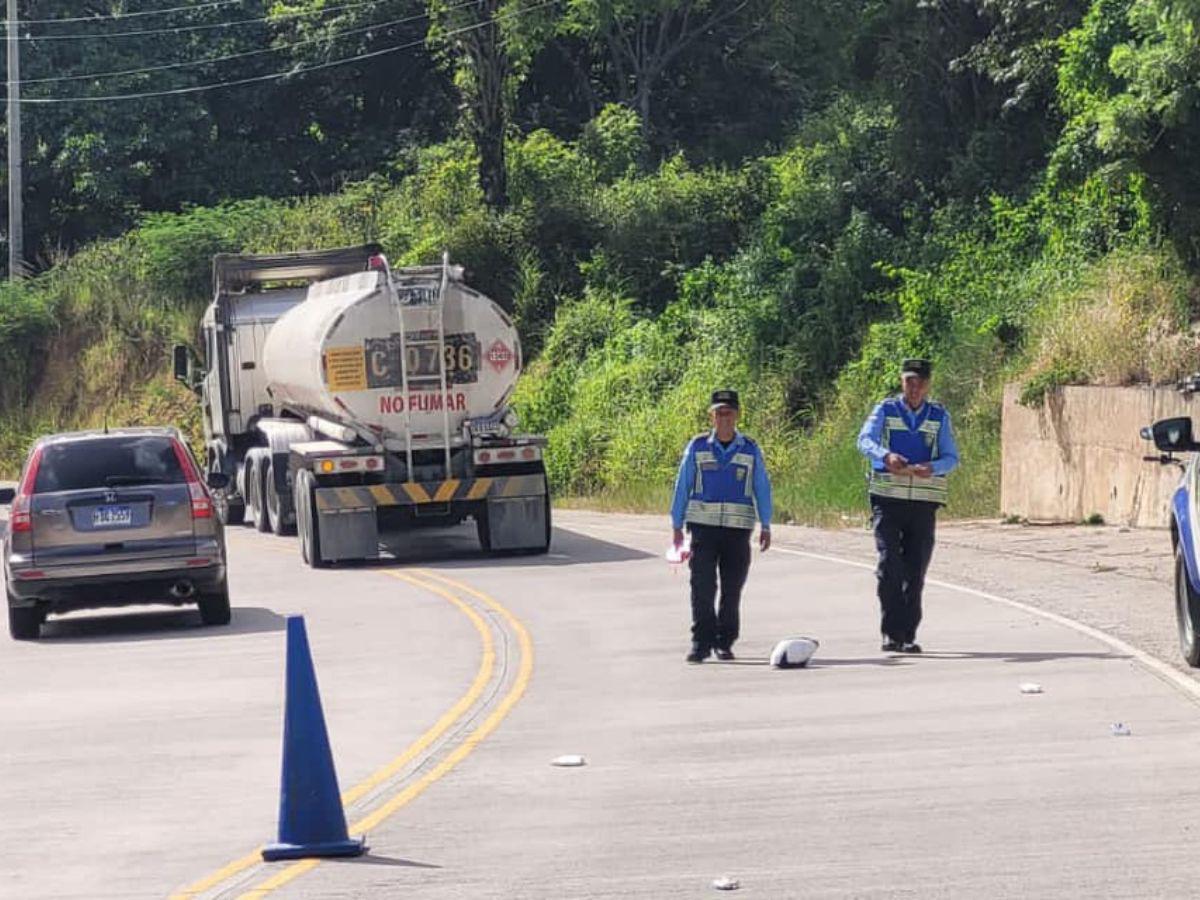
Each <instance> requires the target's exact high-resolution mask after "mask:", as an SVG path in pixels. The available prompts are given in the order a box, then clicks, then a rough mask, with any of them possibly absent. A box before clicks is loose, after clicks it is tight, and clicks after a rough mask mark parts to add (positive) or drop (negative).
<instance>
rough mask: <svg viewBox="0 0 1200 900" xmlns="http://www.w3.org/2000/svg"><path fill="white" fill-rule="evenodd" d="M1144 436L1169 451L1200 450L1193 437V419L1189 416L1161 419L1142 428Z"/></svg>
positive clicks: (1159, 447)
mask: <svg viewBox="0 0 1200 900" xmlns="http://www.w3.org/2000/svg"><path fill="white" fill-rule="evenodd" d="M1142 437H1143V438H1146V439H1147V440H1152V441H1154V446H1155V447H1157V448H1158V449H1159V450H1163V451H1165V452H1167V453H1187V452H1190V451H1194V450H1200V446H1197V444H1196V442H1195V440H1194V439H1193V438H1192V420H1191V418H1190V417H1188V416H1178V417H1176V418H1173V419H1160V420H1159V421H1157V422H1155V423H1154V424H1153V425H1151V426H1150V427H1149V428H1143V429H1142Z"/></svg>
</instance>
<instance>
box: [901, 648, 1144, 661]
mask: <svg viewBox="0 0 1200 900" xmlns="http://www.w3.org/2000/svg"><path fill="white" fill-rule="evenodd" d="M906 658H907V659H998V660H1000V661H1002V662H1014V663H1037V662H1054V661H1056V660H1064V659H1108V660H1119V659H1129V656H1128V655H1126V654H1122V653H1112V652H1101V651H1096V652H1094V653H1070V652H1055V651H1042V652H1032V653H1022V652H1016V651H1014V652H1011V653H1006V652H1003V651H998V650H997V651H987V652H984V651H974V650H926V651H925V652H924V653H921V654H919V655H917V656H910V657H906Z"/></svg>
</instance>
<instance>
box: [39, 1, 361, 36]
mask: <svg viewBox="0 0 1200 900" xmlns="http://www.w3.org/2000/svg"><path fill="white" fill-rule="evenodd" d="M381 2H384V0H356V2H354V3H343V4H341V5H339V6H326V7H323V8H321V9H310V10H297V11H295V12H291V13H279V14H278V15H275V16H257V17H255V18H253V19H235V20H234V21H232V22H209V23H206V24H203V25H179V26H176V27H174V28H148V29H143V30H141V31H111V32H102V31H96V32H92V33H90V34H23V35H21V40H23V41H89V40H99V41H107V40H110V39H112V38H123V37H149V36H150V35H156V34H183V33H186V32H190V31H216V30H218V29H221V28H235V27H237V26H238V25H253V24H256V23H259V22H278V21H280V20H281V19H297V18H304V17H305V16H323V15H325V14H326V13H331V12H341V11H342V10H345V9H359V8H360V7H363V6H376V5H378V4H379V3H381Z"/></svg>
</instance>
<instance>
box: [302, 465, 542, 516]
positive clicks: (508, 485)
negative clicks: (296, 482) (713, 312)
mask: <svg viewBox="0 0 1200 900" xmlns="http://www.w3.org/2000/svg"><path fill="white" fill-rule="evenodd" d="M316 495H317V496H316V504H317V512H319V513H321V514H322V515H330V514H337V513H342V512H359V511H361V510H366V509H372V510H373V509H376V508H378V507H381V506H411V507H421V509H414V510H413V512H414V513H416V514H417V515H418V516H419V515H421V514H422V513H425V512H429V513H430V514H435V513H434V509H436V508H437V507H439V506H440V507H441V508H442V509H444V510H446V512H447V513H450V512H451V511H452V510H455V509H456V508H457V509H460V510H462V512H463V514H464V515H469V514H470V510H471V509H472V508H475V507H476V506H477V505H478V503H479V502H480V501H485V500H492V499H502V498H503V499H508V498H514V497H544V496H546V479H545V477H544V476H543V475H540V474H539V475H504V476H500V477H497V478H451V479H449V480H447V481H435V482H429V483H418V482H403V483H399V484H396V483H392V484H373V485H370V486H367V487H329V488H317V492H316ZM425 507H430V509H428V510H426V509H424V508H425Z"/></svg>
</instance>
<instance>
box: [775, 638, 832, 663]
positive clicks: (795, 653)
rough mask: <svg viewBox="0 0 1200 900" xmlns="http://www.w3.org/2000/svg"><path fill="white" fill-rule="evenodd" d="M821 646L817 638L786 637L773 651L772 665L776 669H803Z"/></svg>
mask: <svg viewBox="0 0 1200 900" xmlns="http://www.w3.org/2000/svg"><path fill="white" fill-rule="evenodd" d="M819 646H820V641H818V640H817V639H816V638H811V637H795V638H785V639H784V640H782V641H780V642H779V643H778V644H776V645H775V649H774V650H772V651H771V665H772V666H773V667H774V668H776V669H803V668H804V667H805V666H807V665H808V661H809V660H810V659H812V656H813V654H814V653H816V652H817V647H819Z"/></svg>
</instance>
